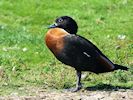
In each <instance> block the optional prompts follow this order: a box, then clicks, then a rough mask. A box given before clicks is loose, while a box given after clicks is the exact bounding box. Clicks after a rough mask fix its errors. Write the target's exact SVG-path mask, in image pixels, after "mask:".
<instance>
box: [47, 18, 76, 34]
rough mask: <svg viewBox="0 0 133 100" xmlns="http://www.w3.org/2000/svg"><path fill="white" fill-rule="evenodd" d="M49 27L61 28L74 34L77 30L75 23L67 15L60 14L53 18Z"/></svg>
mask: <svg viewBox="0 0 133 100" xmlns="http://www.w3.org/2000/svg"><path fill="white" fill-rule="evenodd" d="M49 28H63V29H64V30H66V31H67V32H68V33H70V34H76V33H77V30H78V25H77V23H76V22H75V21H74V20H73V19H72V18H71V17H69V16H61V17H59V18H57V19H56V20H55V24H53V25H50V26H49Z"/></svg>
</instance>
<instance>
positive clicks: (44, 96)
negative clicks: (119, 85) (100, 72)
mask: <svg viewBox="0 0 133 100" xmlns="http://www.w3.org/2000/svg"><path fill="white" fill-rule="evenodd" d="M29 92H32V93H33V92H34V94H32V95H30V94H27V95H29V96H19V94H17V93H12V94H11V95H9V96H3V97H2V96H0V100H133V90H132V89H119V90H117V91H114V90H111V91H104V90H102V91H100V90H96V91H89V90H83V91H82V90H81V91H79V92H75V93H71V92H61V91H56V90H53V91H52V90H50V91H48V90H46V91H45V90H43V89H32V91H29Z"/></svg>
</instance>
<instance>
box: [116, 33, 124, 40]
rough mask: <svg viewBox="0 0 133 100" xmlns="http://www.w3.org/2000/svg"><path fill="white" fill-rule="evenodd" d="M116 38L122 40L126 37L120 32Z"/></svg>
mask: <svg viewBox="0 0 133 100" xmlns="http://www.w3.org/2000/svg"><path fill="white" fill-rule="evenodd" d="M117 38H118V39H120V40H124V39H125V38H126V35H123V34H120V35H118V37H117Z"/></svg>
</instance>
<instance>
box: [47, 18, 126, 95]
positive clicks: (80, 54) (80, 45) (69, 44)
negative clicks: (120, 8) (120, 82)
mask: <svg viewBox="0 0 133 100" xmlns="http://www.w3.org/2000/svg"><path fill="white" fill-rule="evenodd" d="M77 31H78V25H77V23H76V21H75V20H74V19H73V18H71V17H70V16H61V17H58V18H56V20H55V23H54V24H52V25H50V26H49V27H48V31H47V33H46V35H45V43H46V46H47V47H48V48H49V50H50V51H51V52H52V53H53V55H54V56H55V57H56V58H57V59H58V60H59V61H60V62H62V63H63V64H65V65H69V66H71V67H73V68H74V69H75V71H76V76H77V82H76V87H75V88H73V89H70V90H71V91H72V92H77V91H79V90H80V89H82V83H81V75H82V72H84V71H89V72H92V73H96V74H99V73H105V72H112V71H114V70H118V69H120V70H128V68H127V67H125V66H122V65H119V64H115V63H113V62H112V61H111V60H110V59H109V58H108V57H107V56H105V55H104V54H103V53H102V51H101V50H99V49H98V48H97V47H96V46H95V45H94V44H93V43H92V42H90V41H89V40H88V39H86V38H84V37H82V36H80V35H77Z"/></svg>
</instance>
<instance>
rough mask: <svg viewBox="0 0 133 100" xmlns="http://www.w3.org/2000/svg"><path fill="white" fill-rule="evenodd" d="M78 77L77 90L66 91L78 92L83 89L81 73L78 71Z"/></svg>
mask: <svg viewBox="0 0 133 100" xmlns="http://www.w3.org/2000/svg"><path fill="white" fill-rule="evenodd" d="M76 76H77V82H76V88H70V89H65V91H71V92H77V91H79V90H80V89H81V88H82V84H81V82H80V81H81V71H77V70H76Z"/></svg>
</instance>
